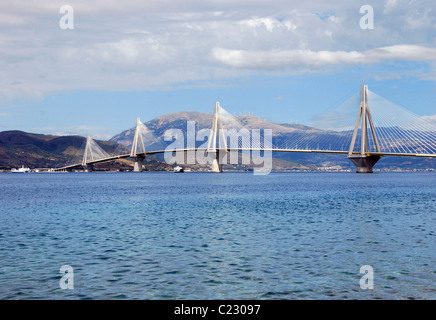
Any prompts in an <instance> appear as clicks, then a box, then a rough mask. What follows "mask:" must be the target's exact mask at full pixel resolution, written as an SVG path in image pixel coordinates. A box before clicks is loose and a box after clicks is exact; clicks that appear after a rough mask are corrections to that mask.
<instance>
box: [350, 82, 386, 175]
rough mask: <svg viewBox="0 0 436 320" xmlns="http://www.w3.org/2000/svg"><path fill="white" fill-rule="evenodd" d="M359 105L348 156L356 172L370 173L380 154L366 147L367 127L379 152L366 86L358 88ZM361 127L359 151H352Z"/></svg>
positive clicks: (367, 138)
mask: <svg viewBox="0 0 436 320" xmlns="http://www.w3.org/2000/svg"><path fill="white" fill-rule="evenodd" d="M360 97H361V98H360V107H359V113H358V115H357V121H356V125H355V127H354V133H353V138H352V140H351V145H350V149H349V151H348V158H349V159H350V160H351V161H352V162H353V163H354V164H355V165H356V167H357V171H356V172H357V173H372V172H373V171H372V167H373V166H374V165H375V164H376V163H377V161H378V160H380V156H378V155H371V152H370V150H369V148H368V140H369V136H368V127H369V129H370V130H371V137H372V139H373V142H374V146H375V149H376V151H377V152H380V145H379V143H378V138H377V133H376V131H375V126H374V122H373V121H372V116H371V109H370V108H369V103H368V86H367V85H362V86H361V89H360ZM359 127H360V129H361V141H360V152H359V153H356V152H354V148H355V145H356V139H357V134H358V132H359Z"/></svg>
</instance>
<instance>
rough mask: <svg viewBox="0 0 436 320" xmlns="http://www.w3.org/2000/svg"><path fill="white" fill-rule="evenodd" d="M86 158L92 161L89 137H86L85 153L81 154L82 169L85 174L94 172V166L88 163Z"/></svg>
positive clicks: (90, 139) (92, 155)
mask: <svg viewBox="0 0 436 320" xmlns="http://www.w3.org/2000/svg"><path fill="white" fill-rule="evenodd" d="M88 158H90V159H93V158H94V154H93V151H92V138H91V137H90V136H87V137H86V146H85V152H84V153H83V158H82V167H83V170H85V172H91V171H93V170H94V165H93V164H89V163H88Z"/></svg>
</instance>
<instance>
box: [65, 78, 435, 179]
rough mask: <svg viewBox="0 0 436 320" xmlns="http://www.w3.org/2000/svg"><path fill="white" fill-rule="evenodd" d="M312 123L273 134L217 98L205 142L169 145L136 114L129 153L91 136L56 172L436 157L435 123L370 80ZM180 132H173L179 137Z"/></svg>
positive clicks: (365, 169)
mask: <svg viewBox="0 0 436 320" xmlns="http://www.w3.org/2000/svg"><path fill="white" fill-rule="evenodd" d="M312 125H313V127H317V128H322V130H319V129H315V128H310V129H309V130H298V129H295V128H290V129H289V130H288V132H286V134H278V135H274V136H272V135H270V136H269V135H268V134H267V130H268V128H253V127H251V128H249V127H247V126H246V125H245V124H244V123H242V122H241V121H239V120H238V119H237V117H234V116H232V115H231V114H230V113H228V112H227V111H226V110H225V109H224V108H222V107H221V106H220V104H219V102H216V103H215V108H214V115H213V119H212V124H211V127H210V128H209V129H202V130H198V131H196V132H195V135H196V136H197V137H198V136H200V137H202V138H204V139H200V140H201V141H197V140H196V139H195V140H194V142H191V143H190V142H189V141H188V140H187V139H185V138H183V139H181V140H180V141H181V142H182V143H170V144H168V142H165V141H163V140H162V139H161V138H158V137H156V136H155V135H154V134H153V132H152V130H150V129H149V128H147V126H145V125H144V124H143V123H142V122H141V121H140V120H139V118H138V119H137V122H136V129H135V134H134V137H133V142H132V146H131V151H130V153H126V154H120V155H109V154H107V153H106V152H105V151H104V150H103V149H102V148H101V147H100V146H99V145H98V144H97V143H96V142H95V141H94V140H93V139H92V138H90V137H88V138H87V142H86V146H85V150H84V154H83V158H82V161H81V162H80V163H75V164H72V165H67V166H64V167H62V168H58V169H56V171H71V170H72V169H74V168H79V167H83V168H85V170H86V171H92V170H93V166H94V165H95V164H97V163H102V162H106V161H112V160H117V159H125V158H131V159H133V160H134V171H135V172H141V171H142V163H143V161H144V159H145V157H146V156H147V155H152V154H166V153H175V152H183V153H191V154H195V153H197V154H198V152H200V153H204V154H207V155H209V156H210V157H211V159H212V160H211V161H210V165H211V171H213V172H222V164H223V163H224V164H225V163H227V162H226V161H227V160H228V154H229V153H231V152H237V153H247V152H248V153H249V152H304V153H323V154H343V155H347V156H348V158H349V159H350V160H351V161H352V162H353V163H354V164H355V165H356V167H357V172H359V173H371V172H372V168H373V166H374V165H375V164H376V163H377V161H379V160H380V158H381V157H384V156H402V157H404V156H405V157H427V158H435V157H436V124H435V123H434V122H432V121H430V120H428V119H426V118H425V117H420V116H418V115H416V114H414V113H413V112H411V111H409V110H407V109H405V108H403V107H400V106H398V105H396V104H394V103H392V102H390V101H388V100H386V99H384V98H382V97H380V96H378V95H376V94H375V93H373V92H371V91H369V90H368V86H366V85H363V86H361V90H360V93H359V94H356V95H355V96H353V97H351V98H350V99H349V100H347V101H346V102H345V103H343V104H342V105H340V106H339V107H338V108H336V109H335V110H333V111H331V112H330V113H326V114H324V115H320V116H319V117H318V118H317V119H314V123H313V124H312ZM188 126H189V124H188ZM193 130H195V125H194V127H193ZM262 130H263V131H262ZM180 134H182V135H183V133H181V132H176V133H174V134H171V133H170V136H172V137H173V138H177V136H178V135H180ZM170 140H171V139H170ZM171 141H172V140H171Z"/></svg>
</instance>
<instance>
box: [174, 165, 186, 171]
mask: <svg viewBox="0 0 436 320" xmlns="http://www.w3.org/2000/svg"><path fill="white" fill-rule="evenodd" d="M174 172H177V173H179V172H185V170H183V168H182V167H180V166H177V167H175V168H174Z"/></svg>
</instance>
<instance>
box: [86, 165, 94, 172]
mask: <svg viewBox="0 0 436 320" xmlns="http://www.w3.org/2000/svg"><path fill="white" fill-rule="evenodd" d="M83 169H84V170H85V172H92V171H94V165H93V164H85V165H84V166H83Z"/></svg>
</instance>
